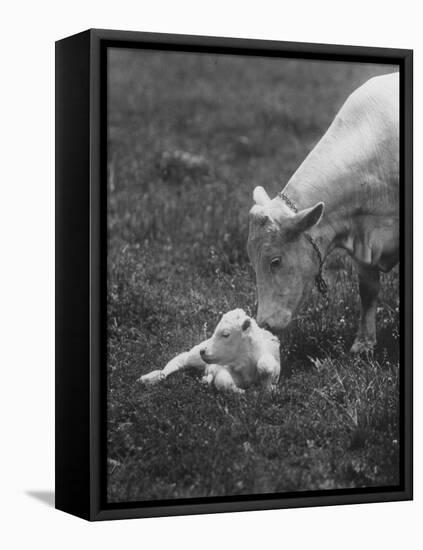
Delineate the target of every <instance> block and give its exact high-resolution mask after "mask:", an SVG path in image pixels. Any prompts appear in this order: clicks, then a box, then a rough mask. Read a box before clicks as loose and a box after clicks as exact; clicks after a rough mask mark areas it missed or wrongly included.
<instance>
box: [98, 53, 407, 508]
mask: <svg viewBox="0 0 423 550" xmlns="http://www.w3.org/2000/svg"><path fill="white" fill-rule="evenodd" d="M390 70H392V69H391V68H390V67H387V66H384V67H383V66H375V65H363V64H361V65H360V64H348V65H347V64H340V63H318V62H306V61H294V60H276V59H273V60H269V59H260V58H250V59H245V58H235V57H222V56H200V55H192V54H189V55H188V54H177V53H160V52H150V53H148V52H147V53H145V52H137V51H130V50H129V51H125V50H114V51H113V52H112V53H111V54H110V58H109V164H108V192H109V201H108V227H109V247H108V466H109V477H108V499H109V501H110V502H122V501H134V500H141V501H142V500H151V499H168V498H186V497H204V496H219V495H239V494H252V493H271V492H285V491H302V490H314V489H336V488H345V487H368V486H377V485H395V484H397V483H398V482H399V362H398V360H399V357H398V355H399V351H398V350H399V348H398V327H399V317H398V305H399V304H398V273H397V272H396V271H394V272H392V273H390V274H388V275H386V276H384V277H383V289H382V293H381V297H380V308H379V309H378V340H379V345H378V348H377V350H376V352H375V355H374V357H373V358H371V359H358V358H355V359H354V358H352V357H351V356H349V354H348V349H349V347H350V345H351V343H352V341H353V337H354V331H355V328H356V324H357V320H358V319H357V314H358V305H359V304H358V292H357V281H356V279H355V276H354V274H353V272H352V271H351V269H350V268H349V267H348V265H346V266H345V267H344V268H342V269H340V270H336V271H335V270H331V271H330V272H328V273H327V277H328V279H329V281H330V287H331V288H330V292H329V296H328V298H322V297H320V296H319V295H317V294H313V295H312V296H311V297H310V299H309V300H308V302H307V303H306V305H305V306H304V308H303V309H302V310H301V311H300V312H299V315H298V318H297V319H296V320H295V321H294V322H293V323H292V324H291V326H290V328H289V329H288V330H287V331H286V332H285V334H284V335H283V337H282V341H281V362H282V376H281V380H280V384H279V387H278V391H277V392H276V393H275V394H273V395H271V396H266V395H263V394H261V393H260V392H258V391H257V390H249V391H248V392H247V394H246V395H245V396H226V395H220V394H216V393H215V392H214V391H213V390H211V389H209V388H205V387H203V386H202V385H201V384H200V383H199V381H198V380H197V379H195V378H194V377H191V376H189V375H187V374H185V375H180V376H176V377H174V378H172V379H169V380H167V381H166V382H165V383H163V385H161V386H159V387H154V388H151V389H148V390H147V389H144V388H142V387H140V386H139V385H137V384H136V379H137V378H138V377H139V376H140V375H141V374H144V373H146V372H148V371H150V370H152V369H156V368H161V367H163V366H164V365H165V364H166V362H167V361H168V360H169V359H170V358H172V357H173V356H174V355H176V354H177V353H179V352H181V351H183V350H186V349H189V348H190V347H192V346H193V345H194V344H196V343H198V342H199V341H200V340H202V339H204V338H206V337H208V336H210V334H211V332H212V330H213V329H214V326H215V325H216V323H217V321H218V320H219V318H220V315H221V314H222V313H224V312H226V311H228V310H229V309H232V308H234V307H243V308H244V309H246V310H247V311H249V312H250V313H254V312H253V306H254V302H255V287H254V278H253V273H252V270H251V267H250V266H249V263H248V258H247V255H246V239H247V234H248V228H247V224H248V210H249V208H250V207H251V204H252V190H253V188H254V187H255V186H256V185H263V186H264V187H265V188H266V189H267V191H268V192H269V194H270V195H271V196H273V195H274V194H275V193H276V191H278V190H280V189H281V188H282V187H283V185H284V184H285V183H286V181H287V180H288V178H289V177H290V175H291V174H292V173H293V171H294V170H295V169H296V167H297V166H298V165H299V163H300V162H301V161H302V160H303V158H304V157H305V155H306V154H307V152H308V151H309V150H310V149H311V148H312V147H313V145H314V144H315V143H316V141H317V139H318V138H319V137H320V136H321V135H322V133H323V132H324V131H325V129H326V128H327V126H328V125H329V123H330V121H331V120H332V118H333V116H334V115H335V113H336V112H337V110H338V109H339V107H340V106H341V104H342V103H343V101H344V100H345V98H346V96H347V95H348V94H349V93H350V92H351V91H352V90H353V89H354V88H356V87H357V86H358V85H360V84H361V83H362V82H364V81H365V80H366V79H367V78H369V77H370V76H373V75H376V74H381V73H384V72H390ZM181 152H182V153H187V155H191V156H187V155H185V156H183V155H182V154H181ZM187 159H188V160H187ZM334 263H335V262H333V264H334Z"/></svg>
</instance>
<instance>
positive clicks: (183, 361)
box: [138, 309, 280, 393]
mask: <svg viewBox="0 0 423 550" xmlns="http://www.w3.org/2000/svg"><path fill="white" fill-rule="evenodd" d="M185 369H193V370H196V371H197V372H199V373H200V374H201V375H202V381H203V383H205V384H208V385H214V387H215V388H216V389H217V390H219V391H229V392H234V393H244V391H245V390H246V389H247V388H249V387H250V386H254V385H256V386H260V387H261V388H262V389H264V390H265V391H268V390H272V389H273V388H274V387H275V386H276V384H277V382H278V380H279V375H280V357H279V340H278V339H277V338H276V337H275V336H274V335H273V334H271V333H270V332H268V331H266V330H264V329H262V328H260V327H259V326H258V325H257V323H256V322H255V320H254V319H252V318H251V317H249V316H248V315H247V314H246V313H245V311H244V310H243V309H234V310H232V311H229V312H228V313H225V315H223V316H222V318H221V320H220V322H219V324H218V325H217V327H216V329H215V331H214V333H213V336H212V337H211V338H209V339H208V340H205V341H204V342H201V343H200V344H197V345H196V346H194V347H193V348H192V349H191V350H190V351H186V352H183V353H180V354H179V355H177V356H176V357H174V358H173V359H171V360H170V361H169V363H168V364H167V365H166V366H165V367H164V368H163V369H162V370H155V371H152V372H150V373H148V374H145V375H143V376H141V378H139V380H138V381H139V382H141V383H142V384H144V385H153V384H157V383H158V382H161V381H163V380H166V378H168V377H169V376H170V375H172V374H174V373H176V372H180V371H183V370H185Z"/></svg>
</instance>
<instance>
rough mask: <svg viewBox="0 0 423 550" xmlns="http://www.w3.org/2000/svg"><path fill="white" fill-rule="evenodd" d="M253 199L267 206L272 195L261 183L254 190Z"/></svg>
mask: <svg viewBox="0 0 423 550" xmlns="http://www.w3.org/2000/svg"><path fill="white" fill-rule="evenodd" d="M253 199H254V202H255V203H256V204H258V205H259V206H266V204H268V203H269V202H270V197H269V195H268V194H267V193H266V191H265V190H264V189H263V187H261V186H260V185H259V186H258V187H256V188H255V189H254V191H253Z"/></svg>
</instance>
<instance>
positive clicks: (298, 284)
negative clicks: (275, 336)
mask: <svg viewBox="0 0 423 550" xmlns="http://www.w3.org/2000/svg"><path fill="white" fill-rule="evenodd" d="M254 200H255V203H256V204H255V205H254V206H253V208H252V209H251V211H250V230H249V235H248V255H249V257H250V261H251V263H252V265H253V267H254V270H255V273H256V282H257V294H258V311H257V321H258V323H259V325H261V326H267V327H268V328H269V329H270V330H272V331H276V332H277V331H280V330H282V329H283V328H285V327H286V326H287V325H288V324H289V322H290V321H291V319H292V317H293V315H294V313H295V312H296V310H297V309H298V307H299V306H300V304H301V301H302V299H303V296H304V295H305V293H306V290H307V289H308V288H309V287H310V286H311V284H312V283H313V281H314V278H315V276H316V274H317V269H318V264H317V265H316V257H315V254H313V248H312V247H311V245H310V242H309V241H308V240H307V239H306V237H305V232H306V231H309V230H310V229H311V228H312V227H314V226H315V225H317V224H318V223H319V221H320V219H321V217H322V215H323V211H324V204H323V203H322V202H319V203H317V204H316V205H315V206H312V207H311V208H307V209H306V210H301V211H300V212H298V213H297V214H295V213H293V212H292V211H291V210H290V209H289V208H288V207H287V206H286V205H285V204H284V203H283V201H281V200H279V199H277V200H273V201H272V200H270V198H269V196H268V195H267V193H266V191H265V190H264V189H263V188H262V187H256V189H255V190H254Z"/></svg>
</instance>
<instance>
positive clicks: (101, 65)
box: [55, 29, 413, 520]
mask: <svg viewBox="0 0 423 550" xmlns="http://www.w3.org/2000/svg"><path fill="white" fill-rule="evenodd" d="M112 46H113V47H123V48H142V49H160V50H173V51H186V52H213V53H227V54H242V55H248V56H249V55H251V56H256V55H260V56H269V57H274V56H277V57H289V58H303V59H316V60H339V61H354V62H374V63H381V64H383V63H389V64H398V65H399V67H400V98H401V103H400V109H401V111H400V113H401V117H400V121H401V122H400V134H401V156H400V158H401V161H400V173H401V245H402V246H401V262H400V291H401V314H400V319H401V359H402V362H401V367H402V368H401V374H400V386H401V482H400V484H399V486H395V487H378V488H367V489H345V490H325V491H313V492H303V493H294V494H289V493H284V494H283V495H278V494H275V495H255V496H251V497H246V496H242V497H222V498H207V499H185V500H171V501H154V502H148V503H128V504H114V505H112V504H107V503H106V500H105V480H106V452H105V450H106V449H105V444H106V443H105V441H106V440H105V436H106V433H105V430H106V422H105V406H106V402H105V399H106V395H105V384H106V379H105V378H106V369H105V368H104V367H105V361H106V356H105V317H106V276H107V273H106V269H107V265H106V253H107V249H106V198H107V197H106V191H105V185H104V182H105V179H106V175H107V173H106V169H107V167H106V146H107V141H106V116H105V114H106V93H107V90H106V85H105V82H106V80H105V79H106V71H107V63H106V52H107V48H108V47H112ZM412 90H413V53H412V51H411V50H405V49H386V48H373V47H372V48H368V47H357V46H339V45H325V44H307V43H292V42H276V41H266V40H245V39H233V38H214V37H203V36H184V35H170V34H156V33H154V34H153V33H141V32H127V31H111V30H98V29H92V30H88V31H85V32H82V33H80V34H76V35H74V36H71V37H69V38H65V39H63V40H60V41H58V42H57V43H56V385H55V389H56V434H55V435H56V508H58V509H60V510H63V511H65V512H68V513H70V514H74V515H76V516H79V517H82V518H84V519H87V520H107V519H121V518H137V517H151V516H170V515H185V514H202V513H215V512H230V511H244V510H266V509H275V508H288V507H289V508H294V507H304V506H322V505H325V506H327V505H339V504H358V503H368V502H384V501H400V500H410V499H412V494H413V493H412V479H413V473H412V471H413V465H412V449H413V442H412V433H413V424H412V423H413V414H412V411H413V403H412V344H413V342H412V332H413V327H412V315H413V313H412V296H413V290H412V246H413V244H412V223H413V222H412V200H413V199H412V162H413V159H412V154H413V153H412V151H413V147H412V143H413V129H412V109H413V107H412V93H413V92H412Z"/></svg>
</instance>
